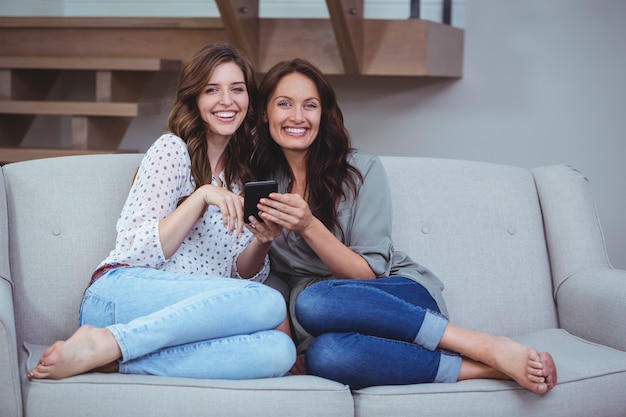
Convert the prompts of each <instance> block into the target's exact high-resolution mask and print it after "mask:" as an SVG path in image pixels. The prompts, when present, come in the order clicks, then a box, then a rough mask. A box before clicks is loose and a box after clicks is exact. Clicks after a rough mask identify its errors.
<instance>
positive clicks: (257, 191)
mask: <svg viewBox="0 0 626 417" xmlns="http://www.w3.org/2000/svg"><path fill="white" fill-rule="evenodd" d="M277 191H278V184H277V183H276V181H274V180H267V181H253V182H247V183H246V185H245V186H244V198H243V218H244V221H245V222H246V223H250V220H249V218H250V216H254V217H256V218H257V220H259V221H261V222H262V221H263V219H261V218H260V217H259V209H258V208H257V207H256V205H257V204H258V203H259V200H260V199H262V198H263V197H267V196H268V195H270V193H274V192H277Z"/></svg>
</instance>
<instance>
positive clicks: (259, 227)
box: [246, 216, 282, 243]
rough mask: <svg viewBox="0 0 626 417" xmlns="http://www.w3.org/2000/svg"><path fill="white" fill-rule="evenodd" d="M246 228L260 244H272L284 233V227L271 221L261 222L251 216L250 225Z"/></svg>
mask: <svg viewBox="0 0 626 417" xmlns="http://www.w3.org/2000/svg"><path fill="white" fill-rule="evenodd" d="M246 228H247V229H248V230H249V231H250V232H252V234H253V235H254V237H255V238H256V239H257V240H258V241H259V242H260V243H272V242H273V241H274V239H275V238H277V237H278V236H280V233H281V231H282V227H280V226H279V225H277V224H276V223H274V222H271V221H269V220H265V221H262V222H260V221H258V220H257V219H256V217H254V216H250V223H248V224H246Z"/></svg>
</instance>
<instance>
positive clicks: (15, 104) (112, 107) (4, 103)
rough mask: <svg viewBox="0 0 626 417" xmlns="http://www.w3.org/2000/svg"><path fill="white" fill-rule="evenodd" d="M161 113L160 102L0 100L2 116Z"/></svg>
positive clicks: (137, 114)
mask: <svg viewBox="0 0 626 417" xmlns="http://www.w3.org/2000/svg"><path fill="white" fill-rule="evenodd" d="M160 113H161V104H160V103H158V102H154V103H152V102H150V103H148V102H146V103H119V102H114V103H111V102H88V101H22V100H0V114H40V115H55V116H121V117H136V116H145V115H155V114H160Z"/></svg>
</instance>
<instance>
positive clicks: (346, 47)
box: [326, 0, 363, 75]
mask: <svg viewBox="0 0 626 417" xmlns="http://www.w3.org/2000/svg"><path fill="white" fill-rule="evenodd" d="M326 6H327V7H328V13H329V14H330V21H331V23H332V26H333V31H334V32H335V39H336V40H337V46H338V47H339V53H340V55H341V60H342V62H343V67H344V70H345V71H346V74H354V75H356V74H360V73H361V69H362V65H363V0H326Z"/></svg>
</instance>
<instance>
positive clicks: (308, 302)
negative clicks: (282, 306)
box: [295, 281, 329, 328]
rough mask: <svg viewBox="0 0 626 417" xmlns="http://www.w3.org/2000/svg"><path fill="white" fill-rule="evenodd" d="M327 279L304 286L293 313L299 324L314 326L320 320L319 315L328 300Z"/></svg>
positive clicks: (307, 326)
mask: <svg viewBox="0 0 626 417" xmlns="http://www.w3.org/2000/svg"><path fill="white" fill-rule="evenodd" d="M328 283H329V281H322V282H318V283H316V284H313V285H311V286H309V287H307V288H305V289H304V290H303V291H302V292H301V293H300V295H298V298H297V299H296V303H295V313H296V317H297V318H298V321H299V322H300V324H302V325H303V326H304V327H305V328H310V327H312V326H315V324H316V323H317V322H319V321H320V320H321V318H320V315H321V314H322V311H323V310H325V307H324V305H325V303H326V302H327V301H328V296H329V294H328V288H329V284H328Z"/></svg>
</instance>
